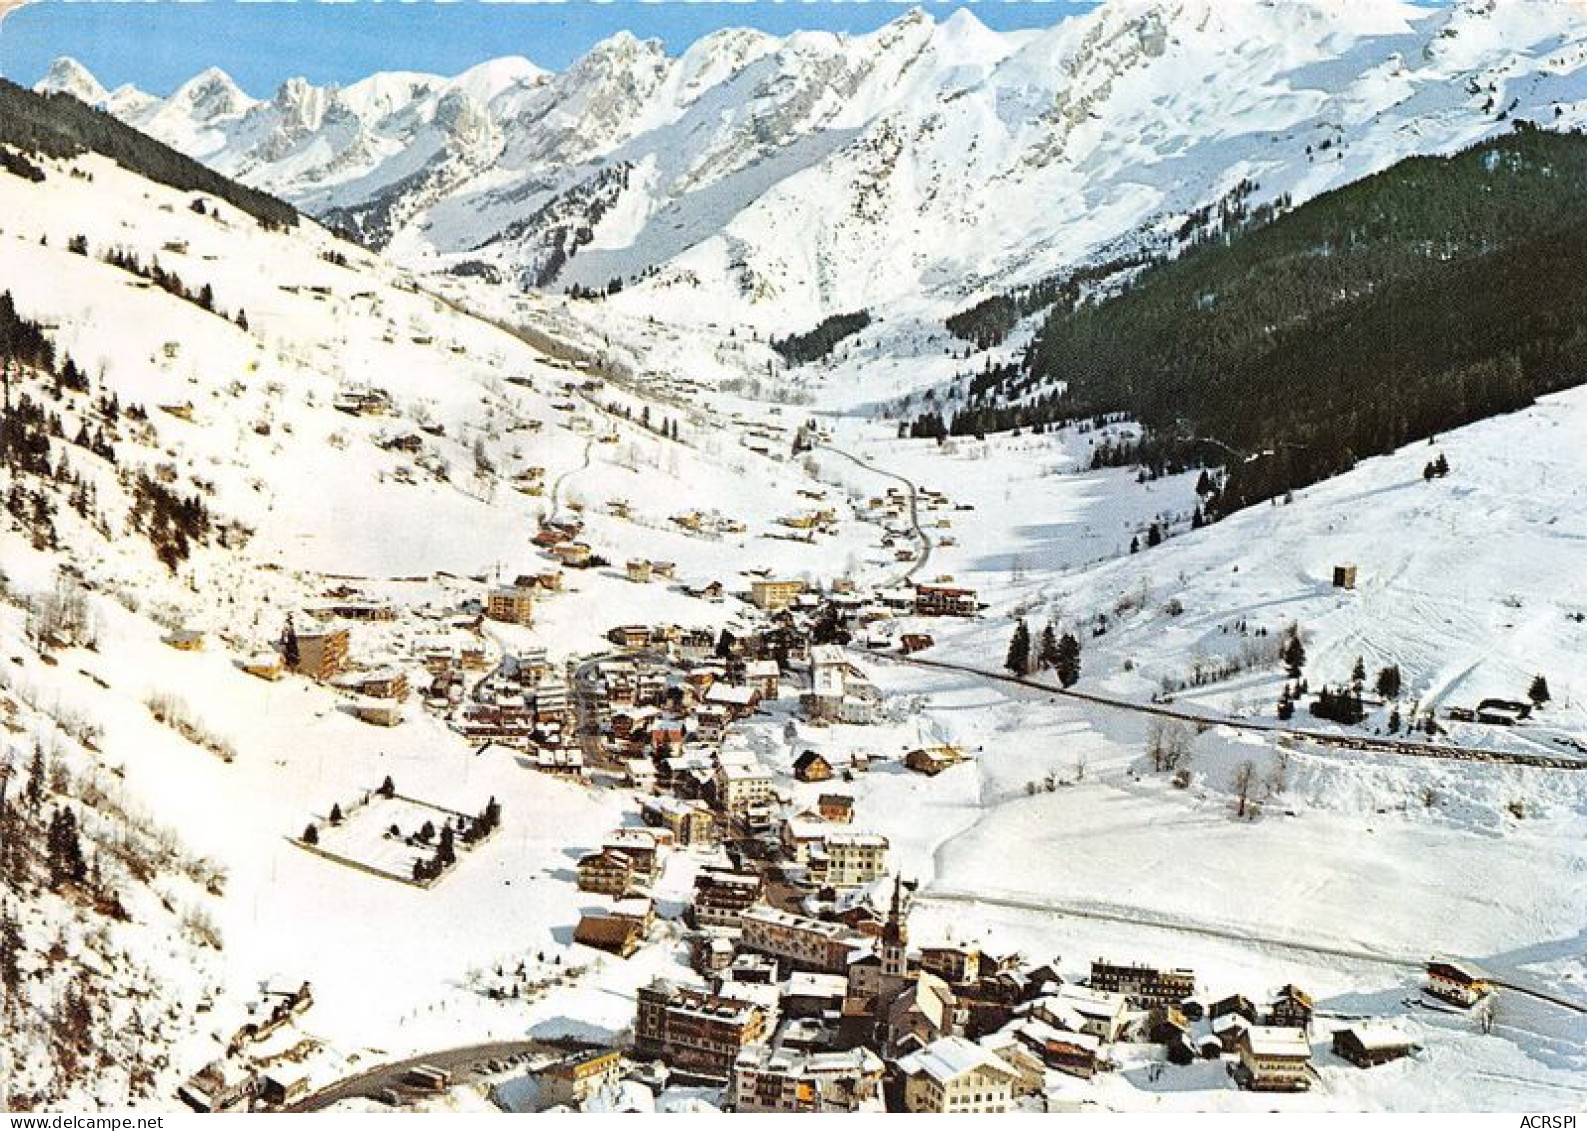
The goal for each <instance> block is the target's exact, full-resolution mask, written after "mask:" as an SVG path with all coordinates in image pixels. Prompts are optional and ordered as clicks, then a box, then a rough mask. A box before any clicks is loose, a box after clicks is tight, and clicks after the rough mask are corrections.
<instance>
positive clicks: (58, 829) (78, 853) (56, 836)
mask: <svg viewBox="0 0 1587 1131" xmlns="http://www.w3.org/2000/svg"><path fill="white" fill-rule="evenodd" d="M46 848H47V856H46V859H47V860H48V863H49V871H50V886H51V887H60V886H61V885H62V884H65V883H81V882H82V881H83V880H84V879H86V878H87V876H88V864H87V861H85V860H84V859H83V845H82V841H81V839H80V838H79V837H78V834H77V815H76V814H75V813H73V812H72V811H71V810H70V809H67V808H64V807H63V808H60V809H57V810H55V814H54V816H52V817H51V818H50V825H49V832H48V836H47V839H46Z"/></svg>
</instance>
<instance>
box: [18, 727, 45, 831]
mask: <svg viewBox="0 0 1587 1131" xmlns="http://www.w3.org/2000/svg"><path fill="white" fill-rule="evenodd" d="M48 778H49V767H48V766H46V765H45V763H44V747H43V745H42V744H41V743H37V742H35V743H34V744H33V760H32V761H31V762H29V763H28V786H27V789H26V790H24V791H23V793H22V800H23V801H24V802H26V803H27V808H28V812H29V813H33V814H37V813H38V811H39V806H40V805H42V804H43V803H44V783H45V782H46V781H47V780H48Z"/></svg>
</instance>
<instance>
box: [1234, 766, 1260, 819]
mask: <svg viewBox="0 0 1587 1131" xmlns="http://www.w3.org/2000/svg"><path fill="white" fill-rule="evenodd" d="M1256 780H1257V775H1256V763H1255V762H1253V761H1251V760H1250V759H1249V758H1247V759H1246V760H1245V761H1243V762H1241V763H1240V764H1239V765H1238V766H1236V767H1235V770H1234V781H1233V782H1232V783H1231V784H1232V785H1233V788H1234V797H1235V802H1236V808H1235V815H1236V816H1238V817H1254V816H1256V802H1255V801H1253V800H1252V798H1251V794H1252V793H1253V792H1255V790H1256Z"/></svg>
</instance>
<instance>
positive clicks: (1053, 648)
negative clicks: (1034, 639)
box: [1036, 624, 1058, 671]
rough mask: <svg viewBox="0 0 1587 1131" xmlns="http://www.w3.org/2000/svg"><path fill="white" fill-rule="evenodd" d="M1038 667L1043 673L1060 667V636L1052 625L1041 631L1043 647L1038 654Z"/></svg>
mask: <svg viewBox="0 0 1587 1131" xmlns="http://www.w3.org/2000/svg"><path fill="white" fill-rule="evenodd" d="M1036 666H1037V668H1039V669H1041V670H1042V671H1046V670H1047V669H1048V668H1053V667H1057V666H1058V634H1057V633H1056V632H1054V631H1053V626H1052V625H1050V624H1049V625H1048V626H1047V627H1046V628H1043V629H1042V630H1041V647H1040V648H1039V649H1038V650H1037V653H1036Z"/></svg>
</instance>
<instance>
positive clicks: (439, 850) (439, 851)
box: [435, 825, 457, 868]
mask: <svg viewBox="0 0 1587 1131" xmlns="http://www.w3.org/2000/svg"><path fill="white" fill-rule="evenodd" d="M456 860H457V843H456V841H455V839H454V837H453V833H452V826H451V825H443V826H442V827H441V843H440V844H438V845H437V846H436V849H435V861H436V863H437V864H439V865H440V866H441V867H443V868H445V867H448V866H450V865H451V864H453V863H455V862H456Z"/></svg>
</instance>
